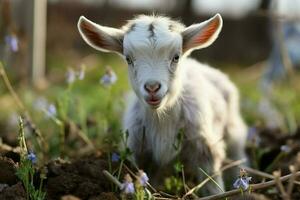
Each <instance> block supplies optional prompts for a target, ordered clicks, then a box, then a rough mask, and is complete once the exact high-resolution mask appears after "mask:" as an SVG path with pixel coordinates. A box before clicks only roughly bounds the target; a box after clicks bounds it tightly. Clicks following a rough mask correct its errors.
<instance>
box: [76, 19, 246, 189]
mask: <svg viewBox="0 0 300 200" xmlns="http://www.w3.org/2000/svg"><path fill="white" fill-rule="evenodd" d="M78 28H79V31H80V33H81V35H82V37H83V39H84V40H85V41H86V42H87V43H88V44H90V45H91V46H92V47H94V48H96V49H98V50H101V51H113V52H116V53H118V54H120V55H121V56H122V57H123V58H124V59H126V61H127V63H128V75H129V79H130V82H131V86H132V88H133V90H134V94H133V95H132V99H131V100H130V101H129V105H128V108H127V110H126V112H125V115H124V130H127V131H128V133H129V134H128V147H129V148H130V149H131V150H132V152H133V153H134V158H135V161H136V162H137V163H138V164H139V163H140V161H141V160H142V158H145V157H147V158H148V157H149V158H151V159H153V160H154V163H155V165H156V166H157V168H156V170H155V174H156V175H157V176H152V179H155V178H153V177H157V180H159V179H161V178H162V176H160V175H158V174H160V173H159V172H161V171H162V170H160V169H163V168H164V167H166V166H168V165H170V163H172V161H173V160H174V159H175V158H176V156H179V157H181V160H182V162H183V164H184V169H185V171H186V172H187V174H189V175H190V176H191V177H192V178H194V179H197V181H201V180H203V178H205V176H203V174H202V173H201V171H199V169H198V168H199V167H201V168H202V169H203V170H205V171H206V172H207V173H208V174H213V173H215V172H218V171H219V170H220V167H221V164H222V162H223V161H224V159H225V156H226V153H225V152H226V147H227V153H228V156H229V157H231V158H232V159H241V158H244V157H245V156H244V145H245V140H246V126H245V124H244V122H243V120H242V118H241V116H240V111H239V95H238V91H237V89H236V87H235V86H234V84H233V83H232V82H231V81H230V80H229V79H228V77H227V76H226V75H225V74H223V73H222V72H220V71H218V70H216V69H214V68H211V67H210V66H208V65H204V64H201V63H199V62H197V61H195V60H193V59H191V58H188V57H187V56H188V55H189V53H190V52H191V51H193V50H195V49H200V48H204V47H207V46H209V45H210V44H211V43H212V42H213V41H214V40H215V39H216V38H217V36H218V34H219V32H220V30H221V28H222V18H221V16H220V15H218V14H217V15H216V16H214V17H213V18H211V19H209V20H207V21H205V22H202V23H199V24H194V25H191V26H189V27H184V26H183V25H182V24H180V23H179V22H176V21H173V20H170V19H169V18H166V17H158V16H139V17H137V18H136V19H134V20H132V21H129V22H128V24H127V25H126V26H124V27H123V28H122V29H114V28H110V27H104V26H100V25H97V24H95V23H93V22H91V21H89V20H87V19H85V18H84V17H81V18H80V20H79V23H78ZM180 130H183V133H184V137H183V139H182V141H180V142H181V145H179V147H178V148H177V149H175V148H174V144H175V143H177V140H178V134H179V131H180ZM160 181H161V180H160ZM160 181H158V182H160ZM216 181H217V182H218V184H219V185H220V186H221V187H223V181H222V177H221V176H219V177H217V178H216ZM202 192H203V193H206V194H207V193H209V194H212V193H218V192H220V191H219V190H218V188H217V187H216V186H215V185H213V184H212V183H209V184H206V186H205V188H204V189H203V190H202Z"/></svg>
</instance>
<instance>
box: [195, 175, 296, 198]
mask: <svg viewBox="0 0 300 200" xmlns="http://www.w3.org/2000/svg"><path fill="white" fill-rule="evenodd" d="M291 176H292V174H288V175H286V176H282V177H280V178H279V180H280V181H282V182H284V181H287V180H288V179H289V178H290V177H291ZM298 176H300V171H298V172H296V173H295V177H298ZM275 184H276V181H275V180H271V181H267V182H264V183H258V184H253V185H251V191H255V190H259V189H264V188H268V187H271V186H274V185H275ZM239 193H241V190H240V189H235V190H230V191H228V192H224V193H221V194H216V195H211V196H207V197H203V198H199V199H197V200H217V199H222V198H225V197H230V196H234V195H237V194H239Z"/></svg>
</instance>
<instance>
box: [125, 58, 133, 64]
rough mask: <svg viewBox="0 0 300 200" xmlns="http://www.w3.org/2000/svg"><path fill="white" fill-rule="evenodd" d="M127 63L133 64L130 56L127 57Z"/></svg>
mask: <svg viewBox="0 0 300 200" xmlns="http://www.w3.org/2000/svg"><path fill="white" fill-rule="evenodd" d="M126 61H127V64H128V65H131V64H132V60H131V58H130V57H129V56H126Z"/></svg>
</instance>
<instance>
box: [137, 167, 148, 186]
mask: <svg viewBox="0 0 300 200" xmlns="http://www.w3.org/2000/svg"><path fill="white" fill-rule="evenodd" d="M138 176H139V181H140V184H141V185H142V186H144V187H145V186H147V182H148V181H149V178H148V176H147V174H146V173H145V172H144V171H143V170H139V172H138Z"/></svg>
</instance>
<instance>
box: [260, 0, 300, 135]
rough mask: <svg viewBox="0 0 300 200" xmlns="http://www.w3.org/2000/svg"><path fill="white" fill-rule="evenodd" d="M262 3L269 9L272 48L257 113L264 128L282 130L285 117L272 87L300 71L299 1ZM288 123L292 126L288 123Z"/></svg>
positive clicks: (266, 0) (264, 1)
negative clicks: (263, 120) (278, 106)
mask: <svg viewBox="0 0 300 200" xmlns="http://www.w3.org/2000/svg"><path fill="white" fill-rule="evenodd" d="M262 3H263V4H264V6H263V7H265V8H268V16H269V17H270V22H271V35H272V39H273V47H272V51H271V54H270V56H269V58H268V64H267V68H266V70H265V72H264V75H263V79H262V81H261V89H262V93H263V95H262V99H261V101H260V105H259V109H260V112H261V114H262V116H263V117H264V118H265V121H266V126H267V127H268V128H271V129H274V128H280V127H283V126H284V123H285V122H284V121H285V119H284V118H285V117H287V116H283V113H282V112H279V111H278V109H277V108H276V106H275V105H274V102H272V91H273V85H274V83H275V82H278V81H282V80H283V79H284V78H287V76H288V75H289V74H290V73H293V71H294V70H297V69H299V68H300V0H272V1H270V0H263V1H262ZM287 121H290V122H288V123H292V124H293V123H294V122H292V121H293V120H291V119H290V120H289V119H288V120H287ZM288 126H291V125H288ZM289 129H290V130H291V129H295V128H289Z"/></svg>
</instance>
